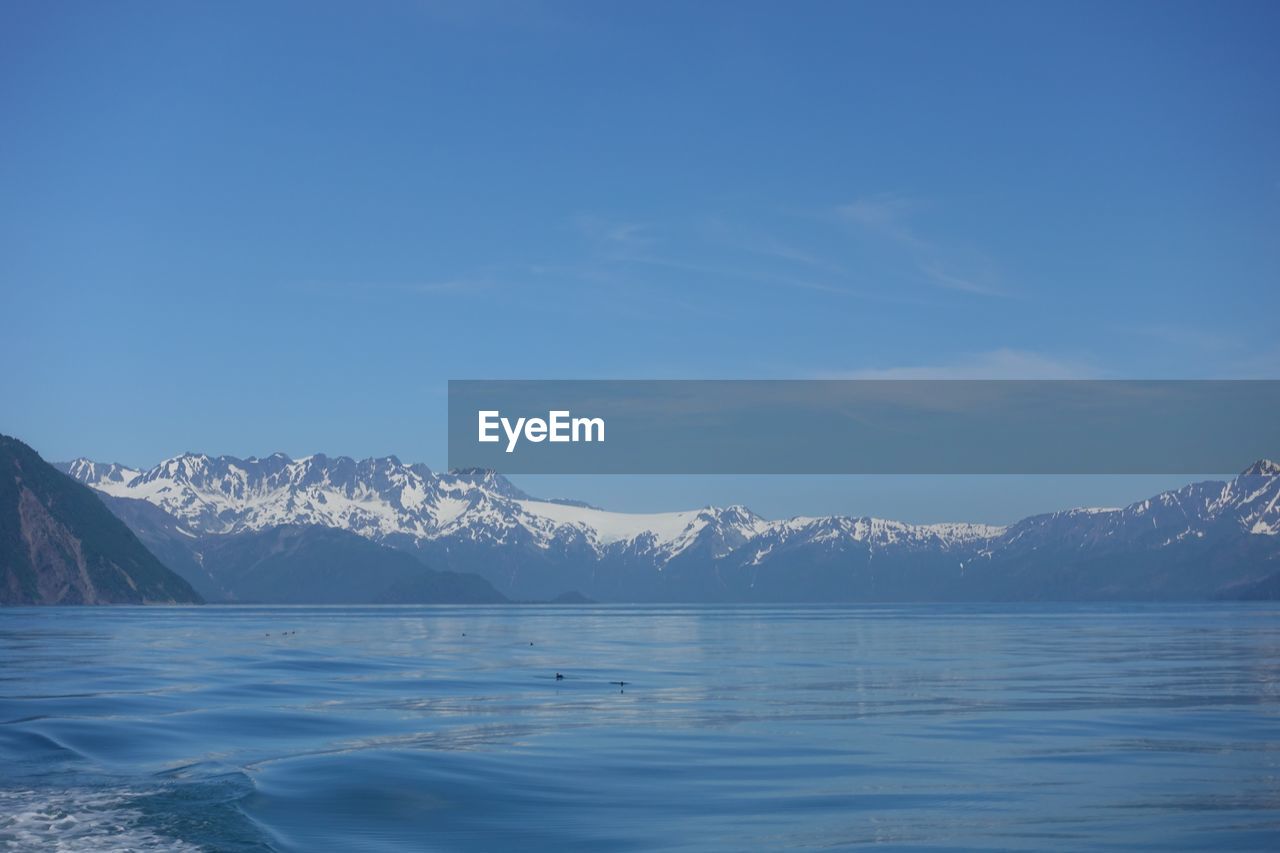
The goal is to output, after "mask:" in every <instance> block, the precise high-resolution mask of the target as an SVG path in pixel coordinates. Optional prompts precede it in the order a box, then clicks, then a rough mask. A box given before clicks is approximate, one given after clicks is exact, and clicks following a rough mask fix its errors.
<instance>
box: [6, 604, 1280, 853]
mask: <svg viewBox="0 0 1280 853" xmlns="http://www.w3.org/2000/svg"><path fill="white" fill-rule="evenodd" d="M557 672H559V673H562V674H563V675H564V678H563V679H561V680H557V679H556V678H555V674H556V673H557ZM615 681H626V682H627V685H626V687H625V688H623V689H620V688H619V686H618V685H615V684H611V682H615ZM1278 711H1280V608H1277V607H1274V606H1270V605H1185V606H1184V605H1176V606H1164V605H1161V606H1143V605H1111V606H1071V605H1061V606H1028V605H1019V606H1007V607H1005V606H989V607H975V606H908V607H895V606H875V607H866V606H858V607H829V608H824V607H773V608H715V607H492V608H488V607H486V608H477V607H405V608H396V607H392V608H315V607H297V608H290V607H205V608H110V609H92V608H85V609H79V608H66V609H10V610H4V611H0V767H3V775H2V776H0V849H15V850H28V849H40V848H43V847H48V848H52V849H64V850H152V849H154V850H175V849H176V850H198V849H206V850H230V851H236V850H245V851H251V850H272V849H274V850H298V851H313V850H369V851H382V850H387V851H392V850H422V849H439V850H451V849H475V850H493V849H502V848H506V847H518V848H521V849H537V848H541V849H548V850H575V849H581V850H594V849H600V848H602V847H603V848H610V849H613V848H642V849H648V848H655V847H659V848H664V849H688V850H701V849H723V848H730V849H741V848H747V847H756V848H758V847H795V846H799V847H840V846H846V845H857V844H873V843H878V844H883V845H886V846H895V845H896V846H901V847H906V848H912V849H919V848H930V849H963V848H971V847H987V848H991V847H996V848H1002V849H1045V850H1048V849H1052V850H1057V849H1062V848H1083V847H1089V848H1099V847H1103V848H1105V847H1113V848H1116V849H1121V848H1123V849H1129V848H1133V847H1146V848H1148V849H1155V850H1168V849H1175V848H1177V849H1227V848H1231V849H1247V848H1252V849H1275V848H1277V847H1280V772H1278V770H1280V720H1278V719H1277V712H1278Z"/></svg>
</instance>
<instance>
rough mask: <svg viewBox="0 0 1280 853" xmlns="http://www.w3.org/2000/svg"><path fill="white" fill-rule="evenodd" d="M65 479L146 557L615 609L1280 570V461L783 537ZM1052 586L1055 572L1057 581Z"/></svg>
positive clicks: (486, 480) (730, 515)
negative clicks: (1112, 574)
mask: <svg viewBox="0 0 1280 853" xmlns="http://www.w3.org/2000/svg"><path fill="white" fill-rule="evenodd" d="M64 468H65V469H66V470H67V472H68V473H69V474H71V476H73V477H75V478H76V479H79V480H81V481H83V482H85V483H87V484H88V485H91V486H93V487H95V488H97V489H98V490H99V491H101V492H103V493H104V494H105V495H108V496H111V497H113V498H119V499H122V500H130V499H133V500H142V501H145V502H147V503H148V504H150V505H151V506H153V507H155V508H157V509H159V510H161V511H163V512H164V513H165V514H166V516H167V517H169V518H171V519H172V522H167V524H168V527H169V528H172V529H171V530H167V532H164V533H163V535H161V534H159V533H156V531H155V524H154V523H153V522H146V523H143V522H141V521H137V522H135V523H138V524H139V525H140V528H141V529H140V530H139V534H140V535H141V536H143V538H144V540H146V539H147V538H148V535H150V536H153V537H155V538H158V539H163V547H164V548H170V549H178V550H182V549H183V548H185V547H186V546H188V545H190V542H196V541H207V542H213V541H215V540H216V539H217V537H221V536H238V535H244V534H247V533H251V532H255V531H261V530H266V529H271V528H275V527H279V526H287V525H303V526H320V527H329V528H336V529H341V530H346V531H348V532H351V533H355V534H358V535H360V536H363V537H365V538H366V539H370V540H372V541H373V542H376V543H378V544H381V545H385V546H387V547H391V548H396V549H399V550H402V551H406V552H408V553H410V554H413V555H414V556H417V557H419V558H420V559H422V560H423V561H424V562H426V563H428V564H430V565H433V566H437V565H438V566H441V567H444V568H448V569H452V570H455V571H470V572H476V573H478V574H481V575H482V576H484V577H485V578H486V579H488V580H489V581H490V582H492V583H493V584H494V585H495V586H496V587H497V588H498V589H499V591H501V592H502V593H504V594H505V595H507V596H509V597H511V598H516V599H539V598H548V597H552V596H554V595H557V594H560V593H562V592H564V590H566V589H574V590H579V591H580V592H582V593H584V594H586V595H589V596H591V597H592V598H596V599H600V600H684V599H686V598H688V599H689V600H757V599H760V600H765V598H764V596H765V595H766V593H765V592H764V590H770V589H771V590H774V591H775V592H776V593H777V594H778V595H784V596H795V597H798V598H799V599H802V600H823V598H824V596H833V595H834V596H836V597H837V598H849V597H854V598H872V599H880V598H884V597H886V596H907V597H913V596H919V595H921V594H922V593H921V591H920V589H917V588H914V587H912V586H911V584H925V587H924V589H926V590H932V591H934V593H935V594H937V595H939V596H941V597H943V598H947V597H957V598H965V597H970V598H979V597H981V596H982V595H988V596H991V597H1000V596H1001V595H1004V594H1006V593H1007V592H1008V590H1009V589H1016V590H1019V592H1018V594H1019V595H1022V596H1024V597H1035V590H1034V588H1032V587H1031V586H1028V584H1029V583H1030V581H1026V580H1021V578H1023V577H1024V576H1029V577H1035V571H1034V567H1035V565H1036V564H1037V562H1041V563H1043V562H1044V561H1045V560H1046V559H1049V557H1048V556H1047V555H1053V556H1052V560H1053V561H1054V565H1053V567H1051V570H1052V572H1060V571H1061V566H1063V565H1072V566H1080V565H1081V560H1086V562H1087V561H1092V562H1091V563H1090V566H1092V565H1093V564H1094V563H1097V564H1106V565H1110V563H1112V562H1115V561H1119V560H1122V559H1131V560H1137V562H1138V563H1143V562H1144V561H1149V560H1152V559H1157V560H1165V561H1167V562H1169V563H1170V564H1171V565H1179V566H1181V565H1182V563H1183V562H1185V559H1184V557H1185V554H1189V553H1192V552H1195V551H1197V550H1198V549H1199V550H1203V548H1199V546H1200V545H1203V546H1205V547H1208V546H1210V545H1211V546H1213V548H1215V549H1217V550H1216V551H1214V553H1215V554H1218V555H1219V556H1217V557H1215V559H1218V560H1219V561H1220V565H1221V566H1225V567H1226V568H1220V569H1219V573H1220V574H1221V573H1227V574H1229V573H1230V572H1236V574H1234V575H1231V576H1230V577H1227V576H1223V577H1217V576H1213V577H1199V576H1196V575H1195V567H1194V566H1192V565H1188V566H1186V567H1184V568H1182V569H1179V571H1180V572H1182V575H1180V578H1181V579H1180V580H1178V581H1177V582H1176V583H1175V582H1173V581H1168V580H1166V581H1159V580H1158V579H1155V578H1153V579H1151V583H1152V586H1151V589H1152V590H1155V591H1157V592H1159V591H1160V590H1164V592H1163V593H1161V594H1171V595H1177V596H1180V597H1186V596H1192V597H1194V596H1212V595H1214V594H1217V592H1218V591H1219V590H1220V589H1221V588H1225V587H1230V586H1231V585H1233V584H1234V585H1237V586H1239V585H1247V584H1250V583H1256V582H1259V581H1261V580H1263V578H1265V576H1266V572H1264V571H1263V570H1262V569H1260V568H1258V566H1259V565H1261V564H1265V565H1264V568H1267V567H1270V566H1271V564H1272V561H1273V560H1274V559H1275V558H1276V557H1277V556H1280V536H1277V535H1276V534H1277V533H1278V532H1280V505H1278V502H1277V496H1278V495H1280V466H1278V465H1276V463H1275V462H1272V461H1270V460H1259V461H1258V462H1256V463H1254V464H1253V465H1251V466H1250V467H1249V468H1247V469H1245V470H1244V471H1243V472H1242V473H1241V474H1240V475H1239V476H1237V477H1236V478H1234V479H1232V480H1230V481H1225V482H1217V481H1207V482H1202V483H1193V484H1188V485H1187V486H1184V487H1182V488H1180V489H1176V490H1171V491H1167V492H1162V493H1161V494H1159V495H1155V496H1153V497H1151V498H1148V499H1145V500H1143V501H1137V502H1134V503H1132V504H1130V505H1128V506H1126V507H1120V508H1103V509H1100V508H1076V509H1071V510H1062V511H1059V512H1054V513H1046V514H1041V515H1036V516H1030V517H1028V518H1024V519H1021V520H1019V521H1017V522H1015V523H1014V524H1011V525H1006V526H996V525H983V524H971V523H951V524H908V523H905V522H898V521H892V520H888V519H880V518H875V517H852V516H821V517H795V518H790V519H782V520H768V519H764V518H762V517H760V516H759V515H757V514H756V513H754V512H752V511H751V510H750V509H748V508H747V507H745V506H741V505H732V506H728V507H704V508H701V509H695V510H682V511H677V512H665V513H615V512H610V511H607V510H602V509H598V508H595V507H591V506H587V505H584V504H582V503H581V502H577V501H569V500H563V499H562V500H556V501H546V500H540V499H538V498H534V497H532V496H530V495H528V494H526V493H525V492H523V491H521V490H520V489H518V488H517V487H515V486H514V485H512V484H511V483H510V482H509V481H507V480H506V479H505V478H504V477H501V476H500V475H498V474H496V473H494V472H492V471H482V470H477V469H470V470H465V471H453V472H444V473H437V472H434V471H432V470H431V469H430V468H428V467H427V466H425V465H421V464H406V463H403V462H401V461H400V460H399V459H398V458H396V457H394V456H386V457H381V458H369V459H363V460H356V459H353V458H350V457H343V456H338V457H329V456H325V455H323V454H315V455H312V456H307V457H302V458H300V459H296V460H295V459H292V458H290V457H289V456H287V455H286V454H283V453H276V454H272V455H271V456H268V457H265V458H258V457H249V458H248V459H239V458H237V457H230V456H220V457H211V456H208V455H206V454H182V455H180V456H177V457H173V458H171V459H167V460H164V461H163V462H161V463H159V464H157V465H156V466H153V467H152V468H151V469H147V470H146V471H143V470H139V469H129V468H126V467H124V466H119V465H115V464H111V465H103V464H101V463H95V462H93V461H91V460H88V459H83V458H81V459H77V460H73V461H72V462H70V463H65V465H64ZM161 526H162V527H163V526H164V525H161ZM184 540H190V542H186V541H184ZM1193 546H1196V547H1193ZM188 550H189V549H188ZM1082 555H1083V556H1082ZM1152 555H1155V556H1154V557H1153V556H1152ZM1223 555H1226V556H1223ZM1231 555H1234V556H1231ZM1086 558H1087V559H1086ZM1233 560H1234V561H1235V562H1233ZM895 567H896V569H895ZM1233 567H1234V568H1233ZM1237 569H1238V571H1237ZM895 570H896V571H897V572H898V574H897V575H893V574H892V572H893V571H895ZM1080 571H1081V572H1084V573H1085V574H1089V573H1090V572H1093V571H1094V570H1093V569H1092V568H1090V569H1089V570H1088V571H1085V569H1084V568H1081V569H1080ZM1158 571H1159V570H1158V569H1154V568H1153V569H1151V570H1150V572H1154V573H1156V574H1158ZM1001 573H1002V574H1001ZM996 574H999V577H998V578H997V577H996ZM1050 574H1051V571H1050V569H1045V570H1044V574H1042V576H1045V577H1048V576H1050ZM1237 575H1239V576H1237ZM975 577H987V580H986V581H985V582H986V583H987V584H988V585H989V586H990V587H991V589H989V590H987V591H986V592H984V591H983V590H982V589H980V588H978V586H977V582H976V581H975V580H974V578H975ZM1111 581H1112V579H1110V578H1103V579H1102V580H1101V581H1099V580H1098V579H1096V578H1095V579H1094V580H1092V581H1090V582H1091V583H1094V584H1095V585H1096V584H1098V583H1102V584H1103V586H1104V587H1106V588H1107V589H1114V590H1123V591H1124V592H1125V594H1129V595H1138V596H1139V597H1142V593H1143V587H1142V586H1141V583H1142V580H1141V578H1135V579H1132V580H1131V581H1129V582H1127V584H1121V585H1119V586H1117V585H1116V584H1115V583H1112V582H1111ZM1002 585H1003V586H1002ZM1005 587H1008V589H1006V588H1005ZM1055 594H1059V595H1069V596H1076V597H1083V598H1090V597H1093V593H1091V592H1090V591H1089V590H1085V589H1082V590H1080V591H1077V592H1073V591H1072V590H1071V588H1070V585H1069V580H1068V579H1064V580H1062V581H1061V583H1060V584H1059V587H1058V591H1057V593H1055Z"/></svg>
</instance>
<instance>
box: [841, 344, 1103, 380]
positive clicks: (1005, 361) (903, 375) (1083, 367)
mask: <svg viewBox="0 0 1280 853" xmlns="http://www.w3.org/2000/svg"><path fill="white" fill-rule="evenodd" d="M1100 375H1101V373H1100V371H1099V370H1097V369H1096V368H1094V367H1093V366H1092V365H1090V364H1088V363H1086V362H1081V361H1072V360H1063V359H1060V358H1055V357H1052V356H1047V355H1044V354H1042V353H1037V352H1030V351H1028V350H1018V349H1008V348H1001V349H994V350H989V351H987V352H979V353H969V354H966V355H963V356H960V357H959V358H956V359H955V360H953V361H950V362H946V363H941V364H928V365H907V366H898V367H877V368H863V369H859V370H851V371H847V372H844V373H838V374H826V375H824V376H823V377H822V378H824V379H1097V378H1099V377H1100Z"/></svg>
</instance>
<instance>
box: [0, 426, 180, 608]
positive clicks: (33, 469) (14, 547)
mask: <svg viewBox="0 0 1280 853" xmlns="http://www.w3.org/2000/svg"><path fill="white" fill-rule="evenodd" d="M199 600H200V597H199V596H198V595H197V594H196V593H195V591H194V590H193V589H192V588H191V587H190V586H189V585H188V584H187V583H186V582H185V581H184V580H182V578H180V577H178V576H177V575H175V574H174V573H173V572H171V571H169V569H167V568H165V566H164V565H162V564H161V563H160V561H159V560H157V559H156V558H155V557H154V556H153V555H152V554H151V553H150V552H149V551H148V550H147V549H146V548H145V547H143V545H142V543H141V542H139V541H138V538H137V537H136V536H135V535H134V534H133V533H132V532H130V530H129V528H128V527H127V526H125V524H123V523H122V522H121V521H120V519H118V518H117V517H116V516H115V515H113V514H112V513H111V512H110V511H108V509H107V508H106V507H105V506H104V505H103V503H102V501H101V500H100V499H99V497H98V495H96V494H95V493H94V492H93V491H92V490H90V489H87V488H85V487H84V486H83V485H81V484H80V483H77V482H75V481H74V480H72V479H70V478H69V477H67V476H66V475H64V474H62V473H61V472H59V471H58V470H56V469H55V468H54V467H53V466H52V465H50V464H49V463H47V462H45V461H44V460H43V459H41V458H40V457H39V455H37V454H36V452H35V451H34V450H32V449H31V448H30V447H27V446H26V445H25V444H23V443H22V442H20V441H18V440H17V439H14V438H9V437H8V436H0V604H117V603H127V604H173V603H196V602H199Z"/></svg>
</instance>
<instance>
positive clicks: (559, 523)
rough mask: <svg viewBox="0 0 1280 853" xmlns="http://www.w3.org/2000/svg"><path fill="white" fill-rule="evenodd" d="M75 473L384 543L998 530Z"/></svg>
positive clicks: (637, 542)
mask: <svg viewBox="0 0 1280 853" xmlns="http://www.w3.org/2000/svg"><path fill="white" fill-rule="evenodd" d="M63 467H64V470H65V471H66V473H68V474H70V475H71V476H72V477H73V478H75V479H77V480H79V481H81V482H83V483H85V484H87V485H89V486H92V487H93V488H95V489H98V490H99V491H101V492H104V493H105V494H108V495H111V496H113V497H118V498H132V499H136V500H143V501H146V502H148V503H150V504H152V505H154V506H156V507H159V508H160V509H162V510H164V511H165V512H167V513H168V514H169V515H171V516H173V517H174V518H176V519H177V520H178V521H180V522H181V523H182V524H183V525H184V527H185V528H186V529H188V530H190V531H192V532H194V533H195V534H197V535H227V534H237V533H244V532H246V531H256V530H264V529H267V528H270V527H277V526H280V525H318V526H322V527H335V528H339V529H342V530H348V531H351V532H353V533H358V534H360V535H361V536H364V537H366V538H369V539H372V540H374V541H376V542H383V543H387V542H390V543H403V542H404V541H405V540H410V541H414V542H421V541H432V540H440V539H451V538H452V539H464V540H469V541H473V542H474V541H486V542H490V543H493V544H515V543H519V544H525V545H532V546H534V547H537V548H540V549H543V550H551V549H553V548H562V547H566V546H569V547H573V546H580V547H583V548H586V549H588V550H590V551H591V552H592V553H594V554H595V555H596V556H600V557H602V556H605V555H607V554H610V553H621V552H629V553H647V554H651V555H652V556H653V558H654V561H655V563H656V564H657V565H662V564H665V563H666V562H668V561H669V560H670V559H672V558H673V557H675V556H676V555H678V554H680V553H682V552H684V551H685V550H687V549H689V548H692V547H695V546H697V545H700V544H702V543H704V542H706V543H709V546H710V549H711V554H712V556H714V557H722V556H724V555H726V554H728V553H730V552H732V551H734V550H736V549H738V548H740V547H742V546H743V545H744V544H746V543H747V542H748V541H750V540H753V539H756V538H758V537H760V536H762V535H765V534H775V535H776V536H777V537H779V538H781V539H784V540H794V539H795V538H797V537H801V538H805V537H807V538H811V539H813V540H814V541H824V540H825V539H827V538H829V537H832V536H835V537H840V538H845V539H851V540H854V541H863V540H865V541H867V542H871V543H874V544H876V545H878V546H881V547H886V546H892V545H906V544H915V545H921V546H929V545H945V544H955V543H957V542H963V541H968V540H972V539H981V538H990V537H992V536H996V535H999V533H1000V532H1002V530H1003V528H997V527H989V526H984V525H974V524H956V525H921V526H916V525H909V524H902V523H900V522H892V521H882V520H880V519H871V518H861V519H854V518H806V519H792V520H790V521H783V522H770V521H766V520H765V519H763V518H761V517H760V516H758V515H756V514H755V513H753V512H752V511H751V510H749V509H747V508H746V507H743V506H730V507H725V508H714V507H708V508H705V509H698V510H688V511H683V512H664V513H651V514H642V513H621V512H609V511H606V510H602V509H597V508H595V507H590V506H586V505H583V504H580V503H576V502H570V501H547V500H538V499H535V498H532V497H530V496H529V495H526V494H524V493H523V492H521V491H520V490H519V489H517V488H516V487H515V486H513V485H511V483H510V482H508V481H507V480H506V479H505V478H503V477H501V476H500V475H498V474H495V473H493V472H492V471H477V470H471V471H458V472H451V473H436V472H434V471H432V470H431V469H429V468H428V467H427V466H425V465H406V464H404V463H402V462H401V461H400V460H398V459H396V458H395V457H394V456H388V457H384V458H381V459H363V460H359V461H357V460H354V459H350V458H348V457H345V456H340V457H336V458H330V457H327V456H324V455H316V456H307V457H304V458H302V459H290V458H289V457H288V456H285V455H284V454H282V453H276V454H273V455H272V456H268V457H266V458H263V459H259V458H257V457H250V458H249V459H237V458H234V457H230V456H219V457H210V456H206V455H204V454H195V453H187V454H183V455H181V456H175V457H174V458H172V459H166V460H165V461H163V462H161V463H160V464H159V465H156V466H155V467H154V468H151V469H150V470H147V471H138V470H133V469H129V468H125V467H123V466H121V465H116V464H108V465H104V464H101V463H95V462H92V461H90V460H88V459H76V460H75V461H73V462H71V463H68V464H66V465H65V466H63Z"/></svg>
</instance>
